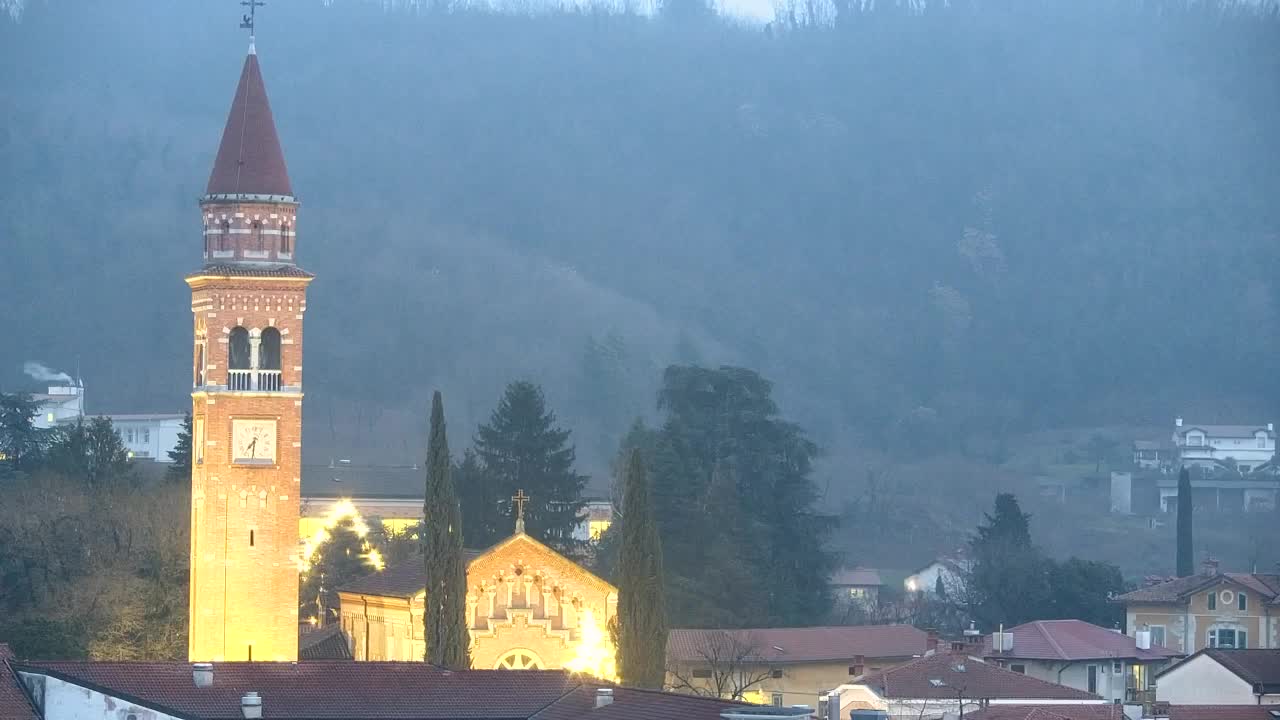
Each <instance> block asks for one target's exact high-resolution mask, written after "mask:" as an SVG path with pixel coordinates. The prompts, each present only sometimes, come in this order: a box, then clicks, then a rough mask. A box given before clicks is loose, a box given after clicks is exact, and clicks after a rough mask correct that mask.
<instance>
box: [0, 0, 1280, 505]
mask: <svg viewBox="0 0 1280 720" xmlns="http://www.w3.org/2000/svg"><path fill="white" fill-rule="evenodd" d="M233 5H234V4H231V5H226V6H224V4H223V3H213V2H194V1H188V2H165V3H144V2H141V0H122V1H121V2H113V3H101V2H93V1H91V0H33V1H32V2H29V3H27V4H26V8H25V12H24V13H23V14H22V15H21V19H20V20H15V19H14V18H12V17H10V16H9V15H5V14H0V199H2V202H0V245H2V247H3V256H2V257H3V259H2V260H0V306H2V307H4V308H6V312H5V313H4V338H5V340H4V342H2V343H0V384H2V385H3V386H4V387H5V388H6V389H10V390H12V389H17V388H24V389H32V387H33V385H32V384H31V383H30V381H29V380H28V379H27V378H24V377H23V376H22V375H21V372H20V369H21V365H22V363H23V362H24V361H26V360H40V361H42V362H45V363H46V364H49V365H52V366H56V367H58V368H60V369H63V370H71V369H73V368H74V367H75V366H76V365H77V363H78V365H79V368H80V370H81V372H82V373H83V376H84V379H85V384H86V386H87V388H88V397H89V402H90V409H91V410H99V411H108V410H110V411H134V412H137V411H145V410H176V409H179V408H182V407H183V406H184V405H185V403H186V402H187V401H186V398H185V395H186V392H187V390H188V387H189V378H188V370H187V368H188V366H189V361H188V358H189V341H190V330H189V328H190V325H189V323H190V315H189V308H188V293H187V289H186V287H185V285H184V284H183V283H182V280H181V277H182V275H183V273H185V272H187V271H189V270H191V269H194V268H195V267H196V266H197V265H198V263H199V248H200V242H201V241H200V234H199V231H200V224H199V215H198V211H197V207H196V201H197V199H198V197H199V195H200V194H201V192H202V191H203V188H204V183H205V181H206V179H207V177H208V172H209V168H210V166H211V163H212V157H213V153H214V151H215V148H216V144H217V140H218V135H219V132H220V130H221V126H222V123H223V121H224V119H225V112H226V108H227V106H228V104H229V102H230V98H231V93H232V90H233V87H234V83H235V81H236V77H237V73H238V70H239V66H240V62H241V53H242V52H243V48H244V45H245V41H244V37H243V36H242V35H241V34H239V33H238V31H237V29H236V19H237V17H236V12H237V10H236V8H235V7H233ZM260 25H261V27H260V31H259V40H258V48H259V53H260V55H261V59H262V63H263V68H264V73H265V76H266V81H267V84H268V88H269V90H270V92H271V99H272V104H273V107H274V110H275V113H276V119H277V123H278V126H279V129H280V133H281V137H282V139H283V142H284V148H285V154H286V158H287V160H288V163H289V168H290V172H291V174H292V177H293V184H294V187H295V188H296V189H297V191H298V193H299V195H300V197H301V199H302V202H303V206H302V210H301V219H300V228H299V231H300V239H299V257H300V263H301V264H302V265H303V266H304V267H306V268H308V269H310V270H312V271H314V272H315V273H316V274H317V275H318V279H317V280H316V282H315V283H314V284H313V286H312V292H311V301H310V303H309V310H310V312H309V313H308V316H307V322H308V328H307V361H306V368H307V403H308V405H307V416H306V418H307V419H306V445H305V448H306V452H307V454H308V456H309V457H310V459H311V460H313V461H315V460H322V459H327V458H328V457H330V456H339V457H357V458H362V459H365V460H372V461H384V462H405V461H407V460H409V459H413V458H417V459H419V460H420V459H421V457H422V455H423V450H422V448H423V443H424V440H423V438H424V437H425V423H426V415H427V413H426V407H427V403H428V402H429V397H430V392H431V390H432V389H433V388H436V387H439V388H441V389H443V390H444V393H445V397H446V398H447V399H448V401H449V406H450V411H451V417H450V420H451V423H452V425H453V427H455V428H459V429H460V430H459V432H463V433H464V434H463V435H462V436H461V437H460V438H459V441H458V443H457V444H458V445H459V447H462V446H463V445H464V444H465V441H464V440H463V439H462V438H465V432H466V430H465V429H466V428H473V427H475V425H476V424H477V423H478V422H479V421H481V420H483V419H484V417H485V413H487V411H488V409H489V408H491V407H492V406H493V404H494V403H495V402H496V400H497V398H498V396H499V394H500V392H501V389H502V387H503V386H504V385H505V383H506V382H507V381H508V380H511V379H513V378H518V377H525V378H529V379H531V380H534V381H536V382H540V383H541V384H542V385H543V386H544V387H545V388H546V391H547V396H548V400H549V402H550V403H551V405H552V406H553V407H555V408H556V410H557V412H558V413H559V415H560V417H561V420H562V422H563V423H564V424H565V425H566V426H567V427H569V428H572V429H573V430H574V433H575V434H574V438H575V440H576V442H577V443H578V446H579V457H580V458H581V459H582V461H583V469H584V470H586V471H587V472H589V473H591V474H592V475H594V476H596V478H597V481H595V483H594V484H595V485H596V486H597V487H598V486H600V484H601V483H600V482H599V479H600V477H601V476H602V475H604V473H605V471H606V469H607V467H608V461H609V459H610V458H611V457H612V454H613V452H614V451H615V449H616V447H617V441H618V439H619V438H620V437H621V436H622V434H623V433H624V432H625V430H626V428H627V427H628V425H629V424H630V422H631V420H632V419H633V418H634V417H635V416H636V415H637V414H639V413H652V412H653V411H654V398H655V392H656V389H657V385H658V381H659V378H660V373H661V369H662V368H663V367H665V365H666V364H667V363H669V362H675V361H679V362H702V363H708V364H713V365H714V364H719V363H722V362H724V363H733V364H736V365H741V366H745V367H750V368H754V369H756V370H758V371H759V372H760V373H761V374H763V375H764V376H765V377H768V378H769V379H770V380H772V381H773V382H774V383H775V384H776V388H777V397H778V400H779V404H780V405H781V406H782V408H783V410H784V412H785V413H786V415H787V416H788V417H790V418H793V419H795V420H796V421H797V422H799V423H800V424H801V425H803V426H804V428H805V429H806V430H807V431H808V432H809V433H810V435H811V437H812V438H813V439H814V440H815V441H817V442H818V444H819V445H820V446H822V447H823V448H825V449H826V451H827V452H826V456H825V461H824V464H823V465H822V466H821V468H820V474H821V475H822V476H823V482H824V483H825V484H827V485H831V484H835V485H837V486H838V485H839V484H840V483H842V482H845V481H847V479H848V477H849V476H850V475H852V474H854V473H855V470H852V469H850V467H849V466H848V465H847V464H846V463H844V462H843V459H844V458H846V457H848V456H849V454H850V453H853V452H855V451H857V450H859V449H868V448H869V449H872V450H875V451H877V452H880V451H883V452H891V453H898V454H902V455H909V456H912V457H919V456H923V455H931V454H940V453H964V454H967V455H968V456H970V457H972V458H979V459H982V460H983V461H988V460H999V459H1001V454H1002V445H1003V443H1004V442H1005V441H1006V440H1007V438H1008V437H1009V436H1011V435H1014V434H1018V433H1023V432H1026V431H1028V430H1034V429H1044V428H1054V427H1062V426H1069V425H1100V424H1110V423H1142V424H1152V423H1156V424H1161V423H1165V422H1167V418H1169V417H1171V416H1172V415H1173V413H1174V412H1176V411H1179V410H1180V411H1182V412H1188V413H1190V412H1193V411H1197V412H1201V413H1204V414H1206V415H1210V414H1212V415H1222V414H1232V413H1234V414H1233V415H1231V417H1227V418H1224V419H1231V418H1233V417H1240V418H1248V419H1249V420H1251V421H1252V420H1257V419H1266V418H1273V419H1274V418H1275V417H1276V412H1275V411H1276V407H1277V404H1276V402H1275V400H1276V396H1277V390H1278V389H1280V388H1278V387H1277V382H1278V380H1277V377H1278V375H1277V373H1276V371H1275V368H1274V358H1275V357H1276V356H1277V351H1278V350H1280V335H1278V334H1277V330H1278V329H1280V328H1277V302H1278V301H1280V297H1278V295H1280V281H1277V279H1276V272H1275V269H1276V262H1277V260H1278V259H1280V257H1278V256H1280V238H1278V237H1277V234H1278V233H1280V201H1278V200H1277V198H1280V162H1277V158H1280V134H1278V133H1277V132H1276V128H1277V127H1280V40H1278V39H1280V18H1277V15H1276V14H1275V13H1274V12H1268V11H1265V10H1258V9H1256V8H1254V6H1252V5H1250V6H1235V5H1230V6H1218V5H1217V4H1213V3H1185V2H1168V3H1165V2H1137V1H1136V0H1115V1H1114V2H1107V3H1079V2H1067V1H1063V0H968V1H964V2H952V3H951V4H950V7H949V8H944V9H935V10H930V11H927V12H919V13H911V12H906V11H903V10H900V9H897V8H896V7H895V6H886V4H884V3H881V4H880V9H878V10H868V11H854V10H852V9H850V8H848V7H846V6H842V7H841V8H839V9H838V8H836V7H833V6H823V5H820V4H819V5H813V4H810V5H807V6H797V7H796V9H794V10H786V9H785V8H784V10H783V12H782V13H781V15H780V19H779V20H778V21H775V22H774V23H772V24H770V25H769V26H767V27H761V26H752V25H745V24H741V23H735V22H729V21H724V20H720V19H717V18H715V17H714V16H706V15H699V14H696V13H685V14H674V13H669V14H668V15H666V16H661V15H659V16H653V17H650V16H642V15H635V14H628V13H624V12H614V11H604V10H601V11H595V12H568V11H565V12H551V11H548V12H537V13H535V12H525V11H521V12H516V11H491V10H475V9H466V8H453V9H451V10H438V11H431V12H417V13H410V12H406V11H385V10H383V9H382V8H381V7H380V5H379V4H378V3H360V2H354V1H352V2H344V3H331V4H326V3H322V2H320V1H319V0H307V1H304V0H294V1H293V2H278V3H273V4H272V5H271V6H270V7H269V8H267V9H265V10H264V11H263V13H262V17H261V18H260ZM1240 421H1241V422H1244V421H1246V420H1244V419H1241V420H1240ZM856 472H857V473H861V470H857V471H856ZM981 502H982V503H983V504H986V503H988V502H989V499H987V498H983V499H982V500H981Z"/></svg>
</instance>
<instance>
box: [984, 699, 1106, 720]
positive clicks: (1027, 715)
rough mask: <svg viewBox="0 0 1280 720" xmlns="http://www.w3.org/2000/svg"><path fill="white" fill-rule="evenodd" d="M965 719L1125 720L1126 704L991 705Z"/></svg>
mask: <svg viewBox="0 0 1280 720" xmlns="http://www.w3.org/2000/svg"><path fill="white" fill-rule="evenodd" d="M964 717H965V720H1125V717H1124V706H1123V705H1116V704H1115V703H1103V704H1100V705H1076V704H1073V705H989V706H987V707H985V708H982V709H981V710H977V711H974V712H967V713H965V714H964Z"/></svg>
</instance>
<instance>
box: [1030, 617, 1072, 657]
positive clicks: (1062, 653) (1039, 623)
mask: <svg viewBox="0 0 1280 720" xmlns="http://www.w3.org/2000/svg"><path fill="white" fill-rule="evenodd" d="M1034 624H1035V626H1036V630H1037V631H1038V632H1039V633H1040V636H1041V637H1043V638H1044V639H1045V642H1047V643H1049V647H1051V648H1053V651H1054V652H1055V653H1057V654H1058V658H1059V659H1061V660H1066V659H1068V658H1067V651H1066V650H1063V649H1062V646H1061V645H1059V644H1058V641H1057V640H1054V639H1053V634H1052V633H1050V632H1049V631H1048V630H1046V629H1045V627H1044V621H1043V620H1036V621H1035V623H1034Z"/></svg>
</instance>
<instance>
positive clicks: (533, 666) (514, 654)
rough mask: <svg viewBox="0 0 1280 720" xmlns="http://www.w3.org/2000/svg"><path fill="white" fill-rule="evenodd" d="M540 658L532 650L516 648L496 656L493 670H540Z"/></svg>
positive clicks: (541, 666) (541, 665)
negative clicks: (496, 660)
mask: <svg viewBox="0 0 1280 720" xmlns="http://www.w3.org/2000/svg"><path fill="white" fill-rule="evenodd" d="M542 668H543V664H542V658H540V657H538V656H537V654H536V653H534V652H533V651H532V650H525V649H523V648H517V649H515V650H511V651H510V652H508V653H507V654H505V655H503V656H502V657H500V658H498V662H496V663H494V665H493V669H494V670H541V669H542Z"/></svg>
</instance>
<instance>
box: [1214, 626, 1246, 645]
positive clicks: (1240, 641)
mask: <svg viewBox="0 0 1280 720" xmlns="http://www.w3.org/2000/svg"><path fill="white" fill-rule="evenodd" d="M1209 647H1211V648H1246V647H1248V639H1247V637H1246V634H1245V631H1243V630H1228V629H1225V628H1219V629H1217V630H1210V631H1209Z"/></svg>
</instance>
